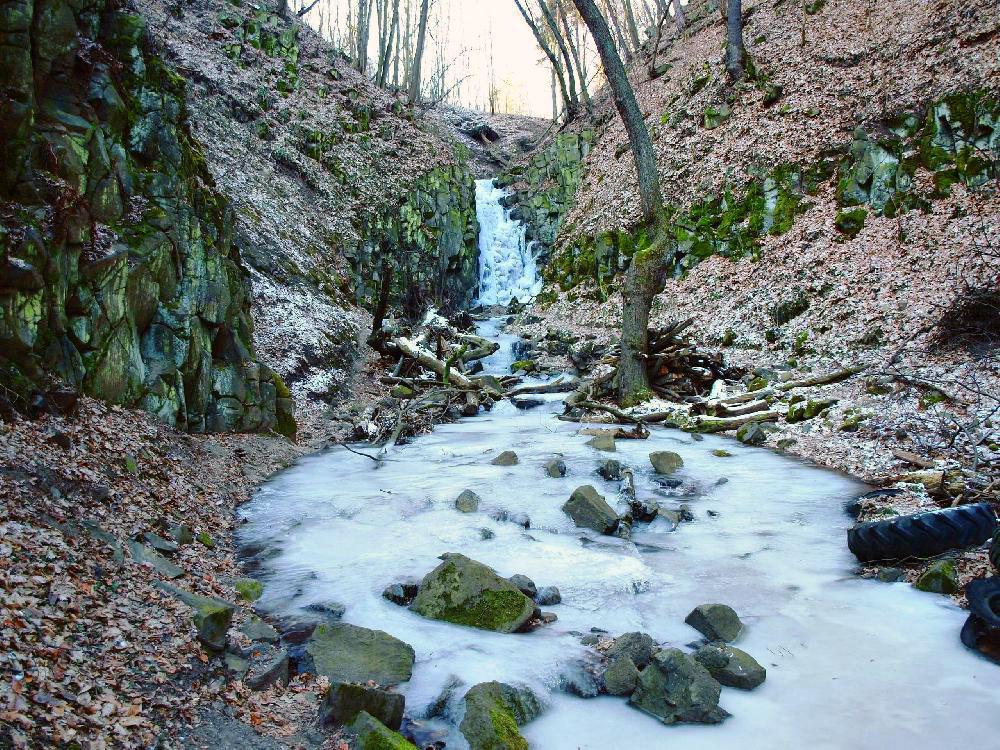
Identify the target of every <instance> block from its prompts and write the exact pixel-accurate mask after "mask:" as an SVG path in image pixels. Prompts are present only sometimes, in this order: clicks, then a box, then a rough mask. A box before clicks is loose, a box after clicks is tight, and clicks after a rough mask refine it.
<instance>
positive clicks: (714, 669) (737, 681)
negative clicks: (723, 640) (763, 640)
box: [694, 643, 767, 690]
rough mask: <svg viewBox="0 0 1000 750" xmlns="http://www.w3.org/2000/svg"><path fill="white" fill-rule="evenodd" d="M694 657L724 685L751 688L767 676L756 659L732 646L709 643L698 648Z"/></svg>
mask: <svg viewBox="0 0 1000 750" xmlns="http://www.w3.org/2000/svg"><path fill="white" fill-rule="evenodd" d="M694 658H695V661H697V662H698V663H700V664H701V665H702V666H703V667H705V669H707V670H708V671H709V674H711V675H712V677H714V678H715V679H716V680H717V681H718V682H719V684H720V685H725V686H726V687H734V688H739V689H740V690H753V689H754V688H756V687H758V686H760V685H761V684H763V682H764V680H765V679H766V678H767V671H766V670H765V669H764V667H762V666H761V665H760V663H759V662H758V661H757V660H756V659H754V658H753V657H752V656H750V654H748V653H747V652H746V651H742V650H740V649H738V648H735V647H733V646H724V645H721V644H718V643H709V644H706V645H704V646H702V647H701V648H699V649H698V650H697V651H696V652H695V653H694Z"/></svg>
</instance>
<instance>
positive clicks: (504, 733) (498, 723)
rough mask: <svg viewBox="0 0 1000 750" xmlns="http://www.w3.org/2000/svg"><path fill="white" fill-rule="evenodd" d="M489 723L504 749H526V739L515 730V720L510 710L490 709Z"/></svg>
mask: <svg viewBox="0 0 1000 750" xmlns="http://www.w3.org/2000/svg"><path fill="white" fill-rule="evenodd" d="M490 723H491V724H492V725H493V731H494V732H495V733H496V738H497V740H499V742H500V745H499V747H501V748H504V750H528V741H527V740H526V739H524V737H522V736H521V733H520V732H518V731H517V722H516V721H515V720H514V715H513V714H512V713H510V711H506V710H504V709H502V708H494V709H492V710H491V711H490Z"/></svg>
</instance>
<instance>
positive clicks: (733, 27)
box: [726, 0, 746, 81]
mask: <svg viewBox="0 0 1000 750" xmlns="http://www.w3.org/2000/svg"><path fill="white" fill-rule="evenodd" d="M726 10H727V17H726V71H727V72H728V73H729V77H730V78H732V79H733V80H734V81H738V80H740V79H741V78H742V77H743V68H744V65H745V59H746V49H745V48H744V46H743V0H728V3H727V9H726Z"/></svg>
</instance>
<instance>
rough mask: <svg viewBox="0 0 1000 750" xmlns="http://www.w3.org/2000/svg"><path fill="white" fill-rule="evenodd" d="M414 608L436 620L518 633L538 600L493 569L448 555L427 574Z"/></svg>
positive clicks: (457, 555) (415, 610)
mask: <svg viewBox="0 0 1000 750" xmlns="http://www.w3.org/2000/svg"><path fill="white" fill-rule="evenodd" d="M410 609H411V610H413V611H414V612H416V613H417V614H419V615H422V616H424V617H427V618H430V619H432V620H443V621H445V622H451V623H454V624H456V625H467V626H469V627H474V628H480V629H482V630H492V631H494V632H497V633H514V632H517V631H519V630H522V629H524V627H525V626H526V625H527V624H528V622H529V620H530V619H531V616H532V614H533V613H534V611H535V603H534V602H533V601H531V599H529V598H528V597H526V596H525V595H524V594H522V593H521V591H519V590H518V588H517V586H515V585H514V584H512V583H511V582H510V581H508V580H506V579H505V578H501V577H500V576H499V575H497V573H496V571H494V570H493V569H492V568H490V567H488V566H486V565H483V564H482V563H480V562H476V561H475V560H471V559H469V558H468V557H466V556H465V555H459V554H448V555H446V556H445V558H444V561H443V562H442V563H441V564H440V565H438V566H437V567H436V568H435V569H434V570H432V571H431V572H430V573H428V574H427V575H426V576H424V578H423V580H422V581H421V582H420V590H419V592H418V593H417V597H416V599H414V600H413V603H412V604H411V605H410Z"/></svg>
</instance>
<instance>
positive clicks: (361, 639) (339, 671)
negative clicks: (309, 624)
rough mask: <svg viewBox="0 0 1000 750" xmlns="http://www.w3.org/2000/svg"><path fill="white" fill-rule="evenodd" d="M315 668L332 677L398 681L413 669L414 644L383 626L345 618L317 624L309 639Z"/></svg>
mask: <svg viewBox="0 0 1000 750" xmlns="http://www.w3.org/2000/svg"><path fill="white" fill-rule="evenodd" d="M306 653H307V654H309V656H310V657H312V660H313V665H314V668H315V672H316V674H318V675H322V676H324V677H328V678H329V679H330V680H331V681H339V682H360V683H365V682H368V681H369V680H371V681H373V682H375V683H377V684H379V685H398V684H399V683H401V682H406V681H407V680H409V679H410V675H411V674H412V673H413V661H414V658H415V657H414V652H413V648H412V647H411V646H410V645H409V644H407V643H404V642H403V641H401V640H399V639H398V638H395V637H393V636H391V635H389V634H388V633H386V632H384V631H381V630H371V629H369V628H362V627H358V626H357V625H350V624H348V623H346V622H335V623H325V624H322V625H317V626H316V629H315V630H314V631H313V634H312V635H311V636H310V637H309V640H308V641H306Z"/></svg>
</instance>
